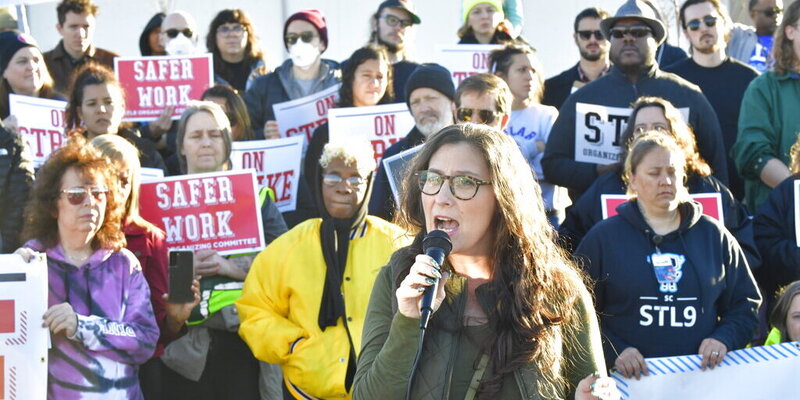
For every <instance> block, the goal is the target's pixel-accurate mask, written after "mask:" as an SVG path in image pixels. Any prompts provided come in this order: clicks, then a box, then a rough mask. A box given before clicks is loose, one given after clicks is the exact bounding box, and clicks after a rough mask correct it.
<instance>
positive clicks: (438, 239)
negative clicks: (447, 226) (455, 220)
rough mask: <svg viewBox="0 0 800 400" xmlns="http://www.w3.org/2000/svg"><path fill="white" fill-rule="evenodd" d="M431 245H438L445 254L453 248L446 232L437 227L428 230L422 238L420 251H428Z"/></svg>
mask: <svg viewBox="0 0 800 400" xmlns="http://www.w3.org/2000/svg"><path fill="white" fill-rule="evenodd" d="M431 247H438V248H440V249H442V250H443V251H444V254H445V255H447V254H450V250H452V249H453V242H452V241H450V236H448V235H447V232H445V231H443V230H440V229H437V230H435V231H430V232H428V234H427V235H425V238H424V239H422V251H428V249H429V248H431Z"/></svg>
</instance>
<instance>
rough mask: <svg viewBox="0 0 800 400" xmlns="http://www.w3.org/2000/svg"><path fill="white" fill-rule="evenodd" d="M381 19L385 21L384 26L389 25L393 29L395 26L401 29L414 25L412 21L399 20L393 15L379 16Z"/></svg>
mask: <svg viewBox="0 0 800 400" xmlns="http://www.w3.org/2000/svg"><path fill="white" fill-rule="evenodd" d="M381 19H383V20H385V21H386V25H389V26H391V27H395V26H397V24H400V26H401V27H402V28H408V27H409V26H411V25H414V21H412V20H410V19H400V18H397V17H395V16H394V15H383V16H381Z"/></svg>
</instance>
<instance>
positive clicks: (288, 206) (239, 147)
mask: <svg viewBox="0 0 800 400" xmlns="http://www.w3.org/2000/svg"><path fill="white" fill-rule="evenodd" d="M304 141H305V139H304V137H303V136H294V137H288V138H283V139H272V140H253V141H246V142H233V150H232V151H231V161H232V163H233V169H247V168H252V169H255V170H256V181H257V182H258V186H259V188H261V187H269V188H270V189H272V191H273V193H274V194H275V206H276V207H278V210H280V211H281V212H287V211H294V210H295V209H296V208H297V186H298V180H299V179H300V161H301V160H302V151H303V142H304Z"/></svg>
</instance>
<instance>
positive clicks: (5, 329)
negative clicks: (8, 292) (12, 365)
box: [0, 300, 17, 399]
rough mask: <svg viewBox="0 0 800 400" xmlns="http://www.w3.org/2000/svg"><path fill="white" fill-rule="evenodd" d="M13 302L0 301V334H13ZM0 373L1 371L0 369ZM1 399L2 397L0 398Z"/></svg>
mask: <svg viewBox="0 0 800 400" xmlns="http://www.w3.org/2000/svg"><path fill="white" fill-rule="evenodd" d="M15 315H17V314H16V313H15V310H14V300H0V333H14V330H15V329H14V316H15ZM0 373H2V369H0ZM0 399H2V397H0Z"/></svg>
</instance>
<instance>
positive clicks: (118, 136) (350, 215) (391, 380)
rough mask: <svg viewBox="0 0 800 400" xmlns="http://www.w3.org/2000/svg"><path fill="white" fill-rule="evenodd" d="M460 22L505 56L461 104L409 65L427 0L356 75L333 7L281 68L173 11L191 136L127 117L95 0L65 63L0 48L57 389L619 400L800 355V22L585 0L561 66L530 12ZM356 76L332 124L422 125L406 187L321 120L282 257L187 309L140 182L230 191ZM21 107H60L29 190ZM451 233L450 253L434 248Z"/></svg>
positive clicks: (438, 80)
mask: <svg viewBox="0 0 800 400" xmlns="http://www.w3.org/2000/svg"><path fill="white" fill-rule="evenodd" d="M462 3H463V4H462V20H463V26H462V27H461V28H460V29H459V30H458V32H457V33H455V32H454V35H453V38H452V42H458V43H459V44H495V45H498V47H497V48H496V49H494V50H493V51H491V53H490V54H488V58H487V60H488V71H486V72H483V73H476V74H473V75H471V76H468V77H466V78H465V79H463V80H462V81H460V83H458V84H457V85H456V84H455V83H454V81H453V78H452V74H451V71H448V69H447V68H445V67H443V66H441V65H438V64H434V63H426V62H417V61H424V60H413V59H411V58H410V57H409V54H411V53H412V52H410V51H409V50H411V48H412V47H413V45H414V44H413V43H411V42H410V41H409V40H407V38H408V37H409V36H408V34H409V33H410V32H411V31H412V30H413V29H415V27H416V25H419V24H421V23H423V20H425V21H426V22H427V21H429V20H432V19H434V18H435V16H428V15H421V14H419V13H417V11H416V9H415V7H414V5H413V3H412V2H411V1H410V0H385V1H383V2H380V3H379V4H376V5H377V9H376V11H375V13H374V14H372V15H371V17H370V19H369V21H368V22H369V26H370V35H369V37H368V38H365V45H364V46H363V47H360V48H358V49H355V51H354V52H353V53H352V55H351V56H350V57H349V58H348V59H347V60H344V61H342V62H338V61H335V60H330V59H325V58H323V57H322V55H323V53H324V52H325V50H326V49H327V48H328V46H329V41H328V28H327V23H328V22H327V20H326V18H325V16H324V14H323V13H322V12H321V11H319V10H315V9H308V10H302V11H298V12H296V13H294V14H292V15H291V16H290V17H289V18H288V19H287V20H286V21H285V24H284V26H283V43H284V45H285V48H286V50H287V53H288V55H289V57H288V58H287V59H286V60H285V61H283V62H282V63H280V64H279V66H278V67H277V68H275V69H274V70H269V67H268V66H269V65H271V64H272V63H271V62H268V61H273V60H267V58H266V55H265V54H264V52H263V51H262V50H261V48H260V46H259V43H258V39H257V34H256V29H257V21H252V20H251V19H250V18H249V17H248V16H247V14H246V13H245V12H244V11H242V10H240V9H226V10H222V11H220V12H219V13H218V14H217V15H216V16H215V17H214V18H213V20H212V21H210V24H209V34H208V36H207V38H206V41H205V49H201V47H202V46H198V43H199V42H200V40H199V39H200V38H199V37H198V34H197V22H196V21H195V19H194V18H193V17H192V15H191V14H190V13H188V12H186V11H172V12H169V13H159V14H156V15H155V16H153V17H152V18H151V19H150V20H149V21H147V22H146V25H145V28H144V29H143V31H142V32H141V36H140V38H139V47H140V50H141V55H142V56H159V55H169V56H185V55H193V54H198V53H203V52H206V51H207V52H208V53H211V55H212V59H213V74H214V81H215V82H214V85H213V86H212V87H210V88H208V90H206V91H205V93H203V94H202V96H201V97H200V98H198V99H193V100H194V101H192V102H190V103H189V104H187V105H186V108H185V110H184V111H183V112H182V114H181V116H180V119H178V120H177V121H173V119H172V115H173V112H174V106H167V107H165V108H164V110H163V111H162V112H161V114H160V116H158V117H157V118H154V119H153V120H151V121H147V122H143V123H131V122H126V121H123V120H124V115H125V108H126V105H125V95H124V90H125V89H124V88H123V86H122V85H121V84H120V82H119V81H118V80H117V78H116V77H115V74H114V71H113V67H114V61H113V60H114V58H115V57H117V56H119V55H118V54H116V53H114V52H113V51H109V50H104V49H100V48H97V47H96V46H94V44H93V41H92V40H93V31H94V26H95V23H96V20H95V18H96V17H97V15H98V11H99V9H98V6H97V5H95V4H94V3H93V2H92V0H62V1H61V2H60V3H59V4H58V6H57V7H56V12H57V15H58V24H57V27H56V28H57V30H58V33H59V34H60V35H61V36H62V40H61V41H60V42H59V43H58V45H57V46H56V47H55V48H54V49H52V50H51V51H47V52H42V51H41V49H40V48H39V47H38V46H37V44H36V41H35V40H34V39H33V38H32V37H31V36H30V35H28V34H26V33H22V32H20V31H18V30H16V29H13V27H11V28H10V29H7V30H5V31H3V32H0V72H1V73H2V74H1V75H2V84H0V119H2V126H0V207H3V209H2V212H0V246H2V250H3V252H4V253H12V252H13V253H16V254H18V255H20V256H21V257H22V258H23V260H26V261H29V260H32V259H34V258H35V255H36V254H37V253H45V254H46V256H47V267H48V275H49V283H48V285H49V295H48V309H47V311H46V312H45V314H44V315H43V317H42V318H43V326H44V327H46V328H47V329H48V330H49V331H50V333H51V337H52V346H51V348H50V350H49V361H48V362H49V365H48V380H47V390H48V398H53V399H62V398H76V399H100V398H104V399H112V398H113V399H116V398H120V399H122V398H124V399H146V400H159V399H234V398H235V399H318V398H319V399H322V398H325V399H328V398H356V399H375V398H388V399H401V398H407V399H445V398H459V399H460V398H465V399H473V398H481V399H488V398H502V399H566V398H569V399H573V398H574V399H576V400H583V399H616V398H618V397H619V392H618V391H617V389H616V386H615V381H614V380H613V379H611V378H609V377H608V372H609V370H616V371H619V372H620V373H621V374H622V375H624V376H625V377H628V378H635V379H642V380H645V381H644V382H646V379H648V378H647V377H646V376H647V375H648V374H649V371H648V366H647V364H646V362H645V359H647V358H651V357H665V356H679V355H687V354H699V355H700V357H701V367H702V368H703V369H706V368H712V369H713V368H715V367H718V366H719V365H720V364H722V363H723V362H724V361H725V360H726V355H727V354H728V353H729V352H731V351H735V350H738V349H742V348H744V347H746V346H749V345H762V344H775V343H781V342H787V341H798V340H800V245H798V243H800V240H799V239H798V234H800V225H799V224H798V223H797V222H795V219H796V215H795V214H796V213H797V212H798V207H799V205H800V194H798V189H797V187H798V183H797V182H798V181H800V138H798V134H800V117H798V116H799V115H800V113H798V112H797V110H798V107H800V2H794V3H793V4H791V5H790V6H788V7H787V8H786V10H784V9H783V3H782V1H781V0H750V1H749V4H748V9H749V11H750V16H751V17H752V18H753V21H754V23H755V26H754V27H749V26H746V25H743V24H736V23H733V21H732V20H731V18H730V16H729V15H728V13H727V11H726V9H725V7H724V6H723V5H722V4H721V3H720V1H719V0H685V1H682V2H681V4H680V8H679V10H678V16H679V18H678V23H679V25H680V28H681V30H682V32H683V34H684V35H685V37H686V38H687V39H688V42H689V45H690V48H689V51H688V53H687V52H685V51H684V50H683V49H680V48H678V47H675V46H672V45H670V44H669V43H667V40H666V39H667V34H668V33H667V29H666V24H665V23H664V21H663V19H662V17H661V11H660V10H659V9H658V7H657V6H656V4H654V3H653V2H652V1H650V0H625V1H624V3H623V4H621V5H620V7H619V9H617V10H616V11H615V12H614V13H613V14H611V13H609V12H608V11H605V10H602V9H600V8H597V7H589V8H586V9H584V10H581V11H580V12H578V13H577V15H576V17H575V18H574V21H573V30H574V33H573V40H574V43H575V45H576V48H577V50H578V51H577V52H578V55H579V59H578V62H577V64H575V66H573V67H572V68H569V69H568V70H566V71H563V72H560V73H551V74H545V71H544V70H543V67H542V63H541V61H540V60H539V58H538V56H537V53H536V50H535V49H534V47H533V46H532V44H535V43H536V41H537V40H542V39H541V38H524V37H522V36H521V34H520V33H521V32H522V26H523V24H524V13H523V7H522V2H521V1H520V0H505V1H501V0H464V1H463V2H462ZM1 22H2V21H0V23H1ZM142 22H145V21H142ZM447 40H448V39H446V38H444V39H442V41H443V42H446V41H447ZM548 76H551V77H550V78H549V79H547V77H548ZM336 86H338V87H339V88H338V103H337V104H336V107H338V108H345V107H350V108H352V107H371V106H376V105H381V104H390V103H405V104H406V105H407V107H408V110H409V112H410V115H411V117H412V118H413V122H414V126H413V128H411V130H410V131H409V132H404V133H403V134H405V137H404V138H403V139H401V140H399V141H397V142H396V143H394V144H393V145H391V146H390V147H388V148H387V149H386V150H385V152H384V153H383V157H384V159H385V158H389V157H393V156H396V155H398V154H401V153H403V152H405V151H408V150H411V149H413V148H415V149H416V150H417V152H416V154H414V155H413V158H410V161H408V163H407V166H406V168H405V173H404V174H402V176H400V181H401V183H400V184H399V194H397V195H395V193H394V192H395V191H396V190H397V188H395V187H394V186H393V185H391V184H390V180H391V179H393V178H394V177H393V176H391V174H392V171H387V168H386V167H385V166H384V165H383V163H379V162H378V163H376V159H375V156H374V152H373V148H372V146H371V145H370V144H369V143H368V142H361V141H358V140H351V141H349V142H347V143H342V142H340V141H331V140H330V137H331V135H330V132H329V130H330V127H329V125H328V123H323V124H320V125H319V126H316V127H315V129H314V130H313V132H310V133H309V137H308V139H309V140H308V141H307V149H305V150H304V153H303V154H304V155H303V159H302V160H300V165H301V168H300V176H299V177H298V179H297V180H296V185H297V205H296V208H295V209H294V210H292V211H285V212H281V211H280V210H279V208H278V206H277V205H276V203H275V199H274V198H273V197H272V192H271V190H266V189H265V190H262V191H261V192H260V193H259V195H258V199H257V206H258V209H259V210H258V212H260V214H261V218H260V220H261V224H262V226H261V230H262V231H263V236H264V238H265V244H266V248H265V249H264V250H263V251H261V252H259V253H255V254H237V255H221V254H220V253H218V252H217V251H215V250H195V251H194V255H193V265H194V275H195V279H194V280H193V282H192V283H191V287H190V288H189V289H190V290H191V292H192V295H193V301H189V302H173V301H170V297H169V296H170V294H169V293H168V281H169V277H168V267H167V266H168V255H169V249H168V245H167V242H166V237H165V233H164V232H163V231H162V230H161V229H160V228H159V227H157V226H156V225H154V224H153V222H156V221H147V220H145V219H144V218H143V217H142V216H141V215H140V213H139V207H140V202H141V199H142V195H143V193H142V191H141V190H140V187H141V182H142V176H141V175H142V168H154V169H158V170H161V171H162V172H163V174H164V175H165V176H180V175H192V174H202V173H212V172H223V171H229V170H231V169H233V168H234V163H233V161H232V159H231V154H232V148H233V146H234V144H233V143H234V142H242V141H253V140H272V139H277V138H280V137H281V129H280V128H281V127H280V126H279V125H278V122H277V119H278V118H277V117H276V114H275V110H274V108H273V106H274V105H276V104H279V103H283V102H286V101H290V100H297V99H301V98H304V97H307V96H310V95H313V94H315V93H320V92H322V91H326V90H335V89H332V88H334V87H336ZM10 94H16V95H23V96H31V97H38V98H46V99H57V100H64V101H66V103H67V106H66V111H65V135H66V136H67V139H66V141H65V142H64V143H63V145H62V146H61V147H59V148H57V149H54V150H53V152H52V153H51V154H50V156H49V158H48V159H47V160H46V161H45V162H44V163H43V165H41V167H39V168H38V170H37V171H34V168H33V164H32V163H31V160H30V154H29V150H28V149H27V144H26V142H25V140H24V139H23V137H22V135H21V134H20V132H19V129H18V120H17V117H16V116H15V115H13V114H12V112H11V110H10V108H9V95H10ZM267 162H269V161H267ZM704 195H710V196H711V197H712V198H714V199H717V202H718V203H717V204H718V205H719V206H718V207H717V209H716V211H715V213H714V212H712V211H713V210H708V209H705V208H704V206H703V204H701V203H700V202H699V201H697V200H696V199H697V197H696V196H704ZM609 196H612V197H613V196H617V197H620V196H626V197H625V198H624V200H623V202H622V203H621V204H619V205H618V206H616V208H614V207H611V206H609V204H611V203H609V202H608V199H609ZM437 230H438V231H443V232H445V233H446V234H447V236H448V237H449V238H450V243H451V245H452V249H451V250H449V251H448V254H447V255H446V256H445V258H443V259H442V260H441V261H437V260H436V259H434V258H432V257H431V256H430V255H428V254H427V253H426V245H425V244H424V243H425V241H426V238H427V237H428V234H429V233H431V232H433V231H437ZM428 292H430V293H429V294H427V295H425V293H428ZM424 296H430V297H431V298H432V299H433V301H432V305H431V311H432V312H433V316H432V318H431V321H430V325H426V324H427V321H425V323H424V324H423V329H420V319H421V312H420V304H421V302H422V301H423V297H424ZM665 310H668V311H665ZM665 312H667V313H669V315H668V316H667V317H665V316H664V315H665V314H664V313H665ZM415 353H416V356H415Z"/></svg>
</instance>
